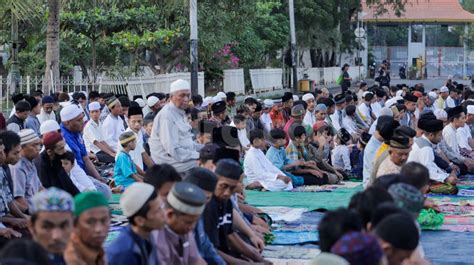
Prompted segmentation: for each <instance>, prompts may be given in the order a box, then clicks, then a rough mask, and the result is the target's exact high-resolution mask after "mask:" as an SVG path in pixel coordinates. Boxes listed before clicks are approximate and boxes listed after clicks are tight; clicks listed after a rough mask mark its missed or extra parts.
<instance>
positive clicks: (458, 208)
mask: <svg viewBox="0 0 474 265" xmlns="http://www.w3.org/2000/svg"><path fill="white" fill-rule="evenodd" d="M438 209H439V210H440V212H442V213H444V214H448V215H466V216H474V205H470V204H467V205H461V204H459V203H445V204H440V205H438Z"/></svg>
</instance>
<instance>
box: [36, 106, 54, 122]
mask: <svg viewBox="0 0 474 265" xmlns="http://www.w3.org/2000/svg"><path fill="white" fill-rule="evenodd" d="M36 117H37V118H38V120H39V122H40V123H43V122H45V121H49V120H52V121H55V120H56V114H55V113H54V111H51V113H50V114H48V113H46V112H45V111H44V109H43V108H41V112H40V114H39V115H38V116H36Z"/></svg>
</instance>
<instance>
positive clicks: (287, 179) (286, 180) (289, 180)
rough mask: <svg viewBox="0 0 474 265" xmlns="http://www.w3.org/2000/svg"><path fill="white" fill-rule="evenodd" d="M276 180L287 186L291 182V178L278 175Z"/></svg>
mask: <svg viewBox="0 0 474 265" xmlns="http://www.w3.org/2000/svg"><path fill="white" fill-rule="evenodd" d="M277 179H279V180H281V181H283V182H284V183H285V184H288V183H290V182H291V178H290V177H287V176H282V175H278V177H277Z"/></svg>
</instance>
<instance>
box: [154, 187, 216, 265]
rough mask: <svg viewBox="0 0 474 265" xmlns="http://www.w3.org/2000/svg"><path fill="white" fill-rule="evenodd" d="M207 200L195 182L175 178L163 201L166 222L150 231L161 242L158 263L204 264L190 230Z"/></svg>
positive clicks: (192, 228)
mask: <svg viewBox="0 0 474 265" xmlns="http://www.w3.org/2000/svg"><path fill="white" fill-rule="evenodd" d="M206 203H207V199H206V195H205V194H204V192H203V191H202V190H201V189H200V188H199V187H197V186H196V185H194V184H192V183H189V182H178V183H176V184H175V185H174V186H173V188H172V189H171V191H170V193H168V196H167V198H166V202H165V205H166V206H165V216H166V226H165V227H164V228H163V229H161V230H156V231H154V232H153V233H152V234H153V236H154V237H155V240H156V242H160V244H158V246H157V247H158V260H159V261H160V264H182V265H186V264H206V262H205V261H204V260H203V259H202V257H201V256H200V255H199V252H198V248H197V245H196V241H195V239H194V236H193V233H192V231H193V230H194V227H195V225H196V223H197V222H198V220H199V218H200V216H201V214H202V212H203V211H204V207H205V206H206Z"/></svg>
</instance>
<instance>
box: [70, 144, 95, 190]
mask: <svg viewBox="0 0 474 265" xmlns="http://www.w3.org/2000/svg"><path fill="white" fill-rule="evenodd" d="M65 148H66V150H67V151H71V148H70V147H69V145H67V144H66V146H65ZM68 175H69V178H71V181H72V183H73V184H74V186H76V188H77V189H78V190H79V191H80V192H83V191H96V190H97V188H96V187H95V185H94V182H92V180H91V178H92V177H90V176H89V175H87V174H86V172H85V171H84V169H82V167H80V166H79V165H78V164H77V160H74V166H73V167H72V169H71V172H69V174H68Z"/></svg>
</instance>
